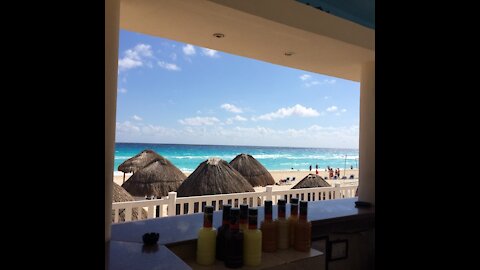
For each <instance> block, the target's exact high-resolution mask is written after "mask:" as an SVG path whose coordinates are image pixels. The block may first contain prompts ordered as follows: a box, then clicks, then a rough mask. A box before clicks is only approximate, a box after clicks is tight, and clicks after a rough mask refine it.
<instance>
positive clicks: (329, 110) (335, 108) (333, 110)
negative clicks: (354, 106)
mask: <svg viewBox="0 0 480 270" xmlns="http://www.w3.org/2000/svg"><path fill="white" fill-rule="evenodd" d="M336 111H338V107H337V106H330V107H328V108H327V112H336Z"/></svg>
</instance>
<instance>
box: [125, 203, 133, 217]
mask: <svg viewBox="0 0 480 270" xmlns="http://www.w3.org/2000/svg"><path fill="white" fill-rule="evenodd" d="M131 220H132V207H131V206H129V207H126V208H125V221H131Z"/></svg>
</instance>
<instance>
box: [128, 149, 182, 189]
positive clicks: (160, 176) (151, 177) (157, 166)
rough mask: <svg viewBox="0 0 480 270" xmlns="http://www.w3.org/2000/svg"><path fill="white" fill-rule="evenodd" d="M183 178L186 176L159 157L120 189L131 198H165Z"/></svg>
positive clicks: (131, 177)
mask: <svg viewBox="0 0 480 270" xmlns="http://www.w3.org/2000/svg"><path fill="white" fill-rule="evenodd" d="M185 178H187V176H186V175H185V174H184V173H182V172H181V171H180V170H179V169H178V168H177V167H175V165H173V164H172V163H171V162H170V161H168V160H167V159H165V158H164V157H162V156H160V159H157V160H155V161H153V162H152V163H150V164H149V165H147V166H146V167H144V168H142V169H140V170H138V171H136V172H135V173H134V174H133V175H132V176H130V178H128V180H127V181H126V182H125V183H123V185H122V187H123V188H125V189H126V190H127V191H128V192H129V193H130V194H132V195H133V196H138V197H144V196H156V197H158V198H160V197H162V196H167V195H168V192H170V191H176V190H177V188H178V187H179V186H180V184H182V182H183V180H185Z"/></svg>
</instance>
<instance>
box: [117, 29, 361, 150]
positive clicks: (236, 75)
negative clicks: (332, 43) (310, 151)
mask: <svg viewBox="0 0 480 270" xmlns="http://www.w3.org/2000/svg"><path fill="white" fill-rule="evenodd" d="M119 41H120V44H119V59H118V87H117V91H118V92H117V120H116V142H136V143H173V144H177V143H178V144H209V145H211V144H213V145H256V146H286V147H320V148H323V147H326V148H354V149H358V140H359V119H360V118H359V113H360V83H358V82H353V81H349V80H344V79H340V78H335V77H330V76H326V75H321V74H317V73H313V72H308V71H303V70H298V69H293V68H289V67H284V66H279V65H274V64H271V63H267V62H263V61H258V60H254V59H250V58H245V57H241V56H237V55H232V54H228V53H224V52H221V51H216V50H212V49H208V48H202V47H199V46H195V45H192V44H186V43H182V42H177V41H173V40H169V39H163V38H159V37H153V36H149V35H144V34H140V33H135V32H129V31H125V30H121V31H120V40H119Z"/></svg>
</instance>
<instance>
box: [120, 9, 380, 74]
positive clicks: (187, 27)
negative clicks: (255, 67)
mask: <svg viewBox="0 0 480 270" xmlns="http://www.w3.org/2000/svg"><path fill="white" fill-rule="evenodd" d="M120 28H122V29H125V30H129V31H134V32H139V33H143V34H148V35H153V36H158V37H163V38H168V39H172V40H177V41H180V42H184V43H190V44H193V45H197V46H201V47H206V48H211V49H215V50H219V51H223V52H227V53H231V54H235V55H240V56H244V57H249V58H254V59H258V60H262V61H265V62H270V63H273V64H278V65H282V66H287V67H292V68H296V69H302V70H306V71H311V72H315V73H320V74H326V75H330V76H335V77H339V78H343V79H348V80H353V81H359V80H360V65H361V64H362V63H364V62H369V61H374V60H375V31H374V30H372V29H370V28H367V27H364V26H361V25H359V24H356V23H353V22H351V21H348V20H345V19H342V18H339V17H336V16H333V15H331V14H328V13H326V12H318V10H317V9H315V8H312V7H309V6H307V5H304V4H302V3H299V2H297V1H292V0H262V1H258V0H182V1H179V0H121V7H120ZM214 33H223V34H224V35H225V37H224V38H221V39H219V38H215V37H213V34H214ZM287 51H289V52H294V54H293V55H292V56H285V52H287Z"/></svg>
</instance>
